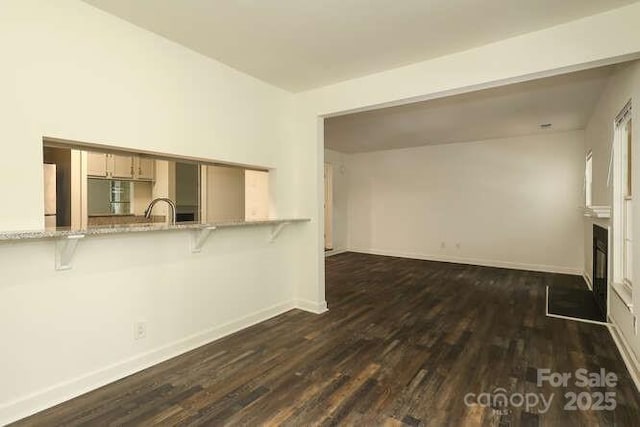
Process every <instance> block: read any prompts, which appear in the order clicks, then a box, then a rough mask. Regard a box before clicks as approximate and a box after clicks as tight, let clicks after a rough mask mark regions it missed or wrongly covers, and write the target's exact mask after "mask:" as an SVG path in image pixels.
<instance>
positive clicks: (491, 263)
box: [349, 248, 582, 276]
mask: <svg viewBox="0 0 640 427" xmlns="http://www.w3.org/2000/svg"><path fill="white" fill-rule="evenodd" d="M349 251H350V252H359V253H363V254H371V255H384V256H393V257H398V258H411V259H421V260H425V261H437V262H451V263H456V264H468V265H479V266H483V267H497V268H508V269H511V270H526V271H540V272H544V273H560V274H571V275H574V276H580V275H582V269H579V268H571V267H563V266H555V265H540V264H526V263H517V262H509V261H496V260H487V259H478V258H462V257H460V258H459V257H452V256H446V255H425V254H418V253H411V252H398V251H387V250H378V249H361V248H354V249H349Z"/></svg>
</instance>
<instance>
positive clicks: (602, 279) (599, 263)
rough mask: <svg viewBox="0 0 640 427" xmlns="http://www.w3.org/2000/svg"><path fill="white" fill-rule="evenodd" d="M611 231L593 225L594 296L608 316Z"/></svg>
mask: <svg viewBox="0 0 640 427" xmlns="http://www.w3.org/2000/svg"><path fill="white" fill-rule="evenodd" d="M608 253H609V231H608V230H607V229H606V228H603V227H600V226H599V225H595V224H594V225H593V276H592V277H593V296H594V297H595V300H596V303H597V304H598V307H600V310H602V313H604V314H605V317H606V314H607V285H608V265H609V262H608V260H609V257H608Z"/></svg>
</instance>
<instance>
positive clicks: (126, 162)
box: [107, 154, 134, 179]
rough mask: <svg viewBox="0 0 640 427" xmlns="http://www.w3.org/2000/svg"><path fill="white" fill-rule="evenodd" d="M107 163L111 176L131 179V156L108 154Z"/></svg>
mask: <svg viewBox="0 0 640 427" xmlns="http://www.w3.org/2000/svg"><path fill="white" fill-rule="evenodd" d="M107 164H108V166H110V167H109V168H108V169H109V171H110V176H111V177H112V178H124V179H133V175H134V173H133V172H134V170H133V157H131V156H121V155H118V154H109V161H108V162H107Z"/></svg>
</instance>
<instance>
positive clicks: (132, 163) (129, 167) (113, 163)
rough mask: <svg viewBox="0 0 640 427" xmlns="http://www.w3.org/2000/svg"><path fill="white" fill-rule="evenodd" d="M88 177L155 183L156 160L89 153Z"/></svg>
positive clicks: (133, 156)
mask: <svg viewBox="0 0 640 427" xmlns="http://www.w3.org/2000/svg"><path fill="white" fill-rule="evenodd" d="M87 176H90V177H95V178H117V179H132V180H139V181H153V180H154V179H155V159H153V158H150V157H145V156H135V155H132V156H127V155H122V154H110V153H99V152H95V151H88V152H87Z"/></svg>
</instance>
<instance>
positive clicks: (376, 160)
mask: <svg viewBox="0 0 640 427" xmlns="http://www.w3.org/2000/svg"><path fill="white" fill-rule="evenodd" d="M582 153H583V133H582V132H580V131H578V132H568V133H555V134H549V135H537V136H529V137H517V138H505V139H494V140H487V141H479V142H470V143H459V144H443V145H435V146H425V147H418V148H408V149H401V150H388V151H378V152H371V153H360V154H353V155H351V156H350V159H349V174H350V187H349V238H350V244H351V249H352V250H356V251H363V252H372V253H380V254H389V255H399V256H409V257H414V258H425V259H435V260H446V261H457V262H465V263H472V264H481V265H494V266H505V267H514V268H524V269H534V270H543V271H560V272H570V273H581V272H582V263H583V259H582V247H583V242H582V211H581V209H580V204H581V197H582V178H583V176H582V170H583V161H582ZM443 246H444V247H443Z"/></svg>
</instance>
